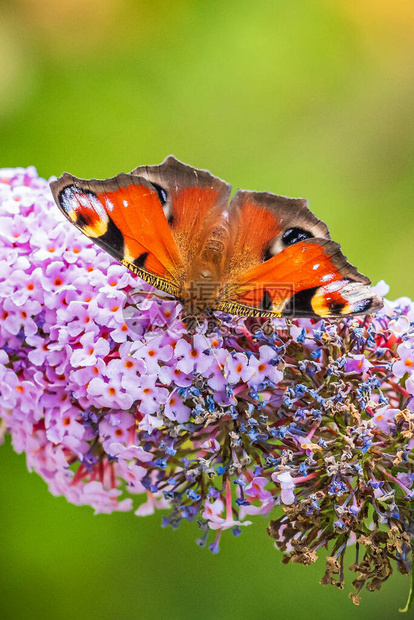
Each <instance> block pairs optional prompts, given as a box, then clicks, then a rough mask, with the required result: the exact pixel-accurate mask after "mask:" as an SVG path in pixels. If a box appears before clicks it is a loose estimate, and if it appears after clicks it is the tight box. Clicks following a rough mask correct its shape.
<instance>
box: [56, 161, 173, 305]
mask: <svg viewBox="0 0 414 620" xmlns="http://www.w3.org/2000/svg"><path fill="white" fill-rule="evenodd" d="M51 189H52V193H53V196H54V198H55V201H56V203H57V205H58V206H59V208H60V210H61V211H62V213H63V214H64V215H65V216H66V217H67V218H68V219H69V220H70V221H71V222H72V223H73V224H74V225H75V226H76V227H77V228H78V229H79V230H80V231H82V232H83V233H84V234H85V235H86V236H87V237H90V238H91V239H92V240H93V241H94V242H95V243H97V244H98V245H99V246H101V247H102V248H103V249H104V250H106V251H107V252H108V253H109V254H111V256H113V257H114V258H116V259H117V260H119V261H120V262H122V263H123V264H124V265H125V266H126V267H128V268H129V269H130V270H131V271H133V272H134V273H137V274H138V275H139V276H140V277H141V278H143V279H144V280H146V281H147V282H150V283H151V284H152V285H154V286H156V287H157V288H159V289H161V290H165V291H168V292H170V293H173V294H175V293H176V291H177V290H178V286H179V282H180V278H181V274H182V271H183V263H182V259H181V257H180V254H179V251H178V249H177V246H176V244H175V242H174V239H173V237H172V234H171V230H170V227H169V225H168V222H167V220H166V218H165V215H164V212H163V209H162V204H161V202H160V198H159V196H158V193H157V191H156V189H155V188H154V187H153V186H152V185H151V183H149V182H148V181H147V180H146V179H143V178H140V177H137V176H134V175H131V174H119V175H118V176H116V177H114V178H112V179H106V180H104V181H99V180H96V179H91V180H83V179H78V178H76V177H73V176H72V175H70V174H67V173H65V174H63V175H62V176H61V177H60V178H59V179H57V180H56V181H52V183H51Z"/></svg>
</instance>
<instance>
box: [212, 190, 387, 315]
mask: <svg viewBox="0 0 414 620" xmlns="http://www.w3.org/2000/svg"><path fill="white" fill-rule="evenodd" d="M229 212H230V213H229V226H230V230H231V234H232V237H233V254H232V257H231V259H230V263H229V270H228V273H227V274H226V280H227V281H228V284H227V285H226V286H225V287H224V290H223V296H224V302H223V303H222V305H221V309H223V310H226V311H228V312H232V313H234V314H244V315H249V314H254V315H256V316H277V315H279V316H280V315H283V316H302V317H315V316H317V317H320V316H323V317H336V316H340V315H344V314H347V315H348V314H361V313H366V312H368V311H375V310H377V309H378V308H380V307H381V306H382V300H381V299H380V298H379V297H378V296H377V295H375V294H374V293H373V292H372V291H371V290H370V289H369V287H368V285H369V284H370V281H369V279H368V278H366V277H365V276H363V275H362V274H360V273H359V272H358V271H357V269H356V268H355V267H354V266H353V265H351V264H350V263H348V261H347V260H346V258H345V256H344V255H343V254H342V252H341V250H340V246H339V245H338V244H337V243H335V242H333V241H332V240H331V239H330V235H329V231H328V228H327V227H326V225H325V224H324V223H323V222H321V221H320V220H318V218H317V217H316V216H315V215H313V214H312V213H311V212H310V211H309V209H308V208H307V202H306V201H305V200H303V199H292V198H285V197H283V196H276V195H274V194H270V193H267V192H266V193H258V192H247V191H239V192H237V194H236V195H235V197H234V198H233V200H232V202H231V204H230V208H229Z"/></svg>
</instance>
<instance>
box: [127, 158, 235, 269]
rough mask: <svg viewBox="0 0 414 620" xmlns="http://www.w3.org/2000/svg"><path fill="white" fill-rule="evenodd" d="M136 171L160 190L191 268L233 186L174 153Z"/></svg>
mask: <svg viewBox="0 0 414 620" xmlns="http://www.w3.org/2000/svg"><path fill="white" fill-rule="evenodd" d="M132 174H136V175H138V176H139V177H143V178H145V179H147V180H148V181H149V182H150V183H151V184H152V186H153V187H155V188H156V189H157V191H158V193H159V195H160V197H161V200H162V202H163V209H164V213H165V216H166V218H167V221H168V223H169V225H170V227H171V232H172V235H173V237H174V240H175V242H176V244H177V247H178V249H179V252H180V256H181V257H182V260H183V262H184V264H185V265H187V266H188V268H189V271H191V265H193V264H194V262H196V261H197V260H198V259H199V254H200V251H201V248H202V247H203V244H204V243H205V240H206V238H207V237H208V235H209V234H210V233H211V232H212V230H213V229H214V228H215V227H217V226H218V223H219V221H220V220H221V218H222V215H223V212H224V209H225V208H226V207H227V203H228V199H229V196H230V191H231V187H230V185H229V184H228V183H226V182H225V181H223V180H222V179H220V178H218V177H216V176H214V175H212V174H211V172H209V171H208V170H198V169H197V168H193V167H192V166H188V165H187V164H183V163H182V162H180V161H178V160H177V159H176V158H175V157H173V156H172V155H170V156H169V157H167V158H166V159H165V160H164V161H163V162H162V164H160V165H159V166H139V167H138V168H135V170H133V171H132Z"/></svg>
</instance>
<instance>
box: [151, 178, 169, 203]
mask: <svg viewBox="0 0 414 620" xmlns="http://www.w3.org/2000/svg"><path fill="white" fill-rule="evenodd" d="M151 185H152V186H153V187H154V189H155V191H156V192H157V194H158V198H159V199H160V203H161V204H162V206H164V205H165V204H166V202H167V192H166V191H165V189H164V188H163V187H161V185H158V183H151Z"/></svg>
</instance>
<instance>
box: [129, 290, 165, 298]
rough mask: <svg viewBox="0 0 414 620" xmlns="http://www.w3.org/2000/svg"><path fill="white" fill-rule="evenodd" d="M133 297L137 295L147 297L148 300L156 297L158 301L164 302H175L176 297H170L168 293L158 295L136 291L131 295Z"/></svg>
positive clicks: (152, 292)
mask: <svg viewBox="0 0 414 620" xmlns="http://www.w3.org/2000/svg"><path fill="white" fill-rule="evenodd" d="M130 295H131V297H135V296H136V295H145V296H146V298H147V299H151V297H156V298H157V299H162V300H163V301H171V300H174V299H175V297H174V296H173V295H169V294H168V293H166V294H164V295H162V294H161V293H156V292H154V291H144V290H138V289H134V290H133V291H132V293H130Z"/></svg>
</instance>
